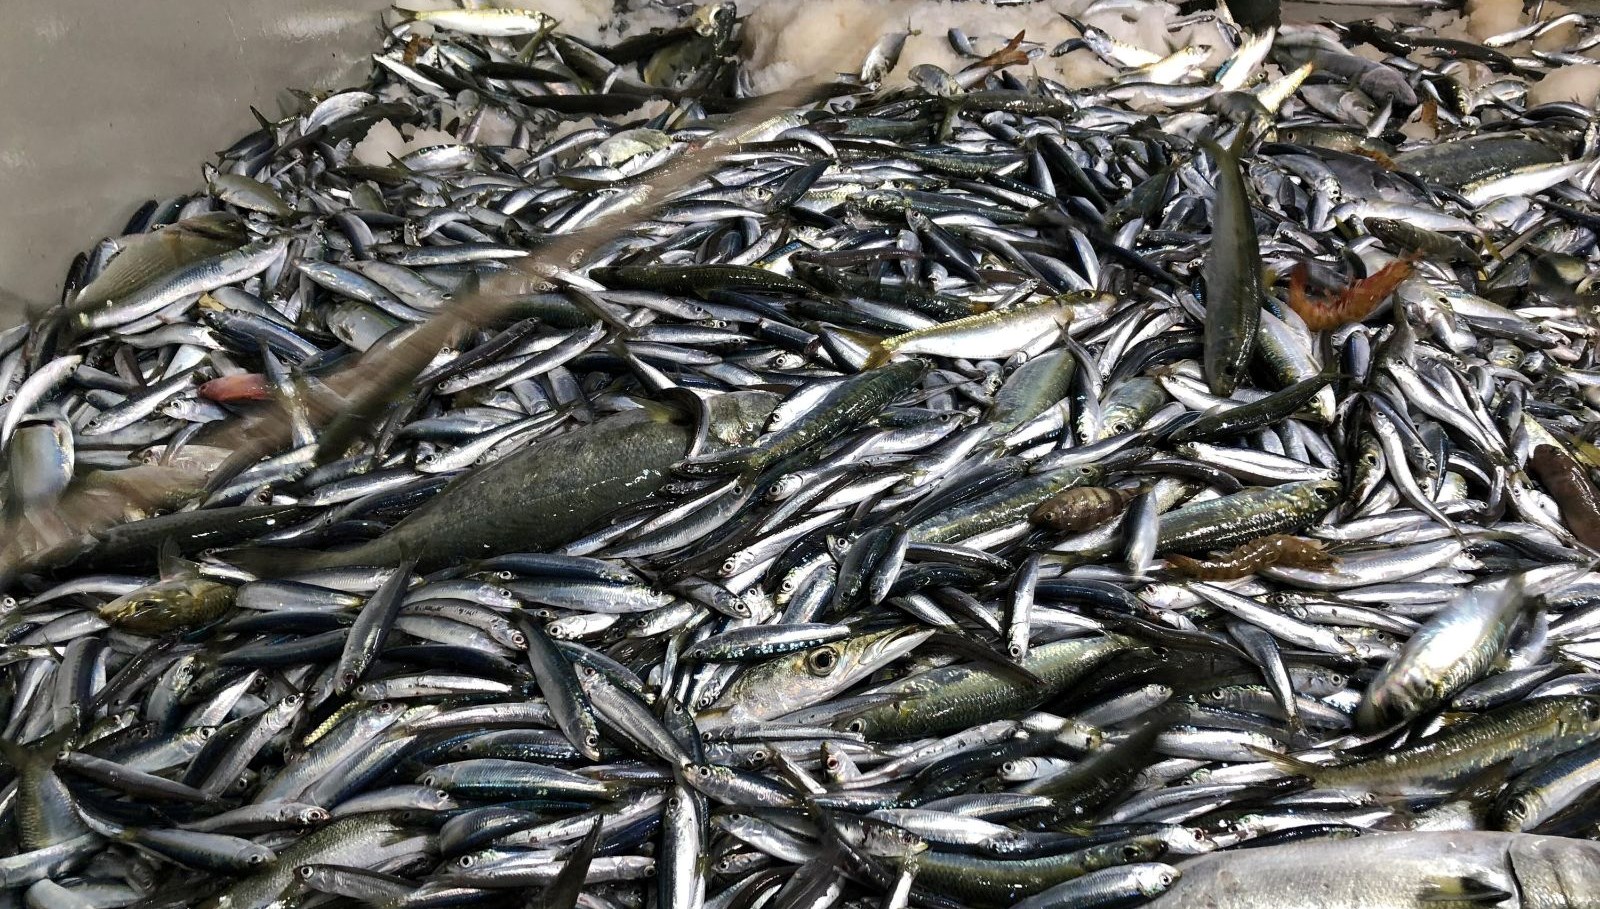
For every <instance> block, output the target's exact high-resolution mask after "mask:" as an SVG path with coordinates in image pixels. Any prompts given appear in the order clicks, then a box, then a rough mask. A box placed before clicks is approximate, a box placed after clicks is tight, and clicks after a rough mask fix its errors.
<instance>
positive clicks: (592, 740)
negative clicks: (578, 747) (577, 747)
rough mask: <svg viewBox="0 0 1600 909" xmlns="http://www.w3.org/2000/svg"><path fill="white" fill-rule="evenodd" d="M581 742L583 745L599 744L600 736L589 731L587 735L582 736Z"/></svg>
mask: <svg viewBox="0 0 1600 909" xmlns="http://www.w3.org/2000/svg"><path fill="white" fill-rule="evenodd" d="M583 743H584V744H585V745H590V746H596V745H599V744H600V736H598V735H595V734H594V733H592V732H591V733H589V734H588V735H586V736H584V737H583Z"/></svg>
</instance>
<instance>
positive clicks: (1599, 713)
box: [1583, 701, 1600, 723]
mask: <svg viewBox="0 0 1600 909" xmlns="http://www.w3.org/2000/svg"><path fill="white" fill-rule="evenodd" d="M1583 718H1584V719H1586V720H1588V721H1589V722H1591V723H1594V722H1600V701H1584V702H1583Z"/></svg>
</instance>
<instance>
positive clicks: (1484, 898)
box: [1417, 874, 1511, 904]
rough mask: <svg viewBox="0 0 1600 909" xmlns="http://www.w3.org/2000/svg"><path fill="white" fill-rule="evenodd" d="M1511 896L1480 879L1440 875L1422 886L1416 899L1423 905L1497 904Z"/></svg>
mask: <svg viewBox="0 0 1600 909" xmlns="http://www.w3.org/2000/svg"><path fill="white" fill-rule="evenodd" d="M1509 896H1511V894H1510V893H1508V892H1507V891H1505V890H1502V889H1501V888H1500V887H1499V886H1497V885H1495V884H1493V883H1490V882H1489V881H1485V880H1483V879H1481V878H1475V877H1465V876H1459V875H1450V874H1441V875H1439V876H1437V877H1434V878H1430V879H1428V880H1427V881H1426V882H1424V883H1423V885H1422V892H1420V893H1418V894H1417V899H1418V900H1419V901H1421V902H1424V903H1484V904H1492V903H1498V902H1500V901H1501V900H1503V899H1506V898H1507V897H1509Z"/></svg>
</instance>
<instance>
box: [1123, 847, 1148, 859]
mask: <svg viewBox="0 0 1600 909" xmlns="http://www.w3.org/2000/svg"><path fill="white" fill-rule="evenodd" d="M1143 854H1144V850H1143V849H1140V848H1139V847H1138V846H1123V847H1122V857H1123V858H1124V859H1126V860H1128V861H1130V862H1131V861H1133V860H1135V859H1137V858H1138V857H1139V856H1141V855H1143Z"/></svg>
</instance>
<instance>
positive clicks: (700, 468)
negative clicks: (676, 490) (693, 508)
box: [674, 446, 761, 477]
mask: <svg viewBox="0 0 1600 909" xmlns="http://www.w3.org/2000/svg"><path fill="white" fill-rule="evenodd" d="M760 455H761V449H759V448H753V447H748V446H747V447H744V448H730V449H727V450H726V451H717V452H712V453H710V454H702V455H697V456H695V457H693V458H687V459H685V460H683V461H681V462H679V464H678V466H677V467H676V468H674V470H676V471H677V472H678V473H680V474H683V475H684V476H689V477H724V476H731V475H733V474H737V473H744V472H745V471H747V470H750V469H752V468H756V467H759V466H760V465H759V458H760Z"/></svg>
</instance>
